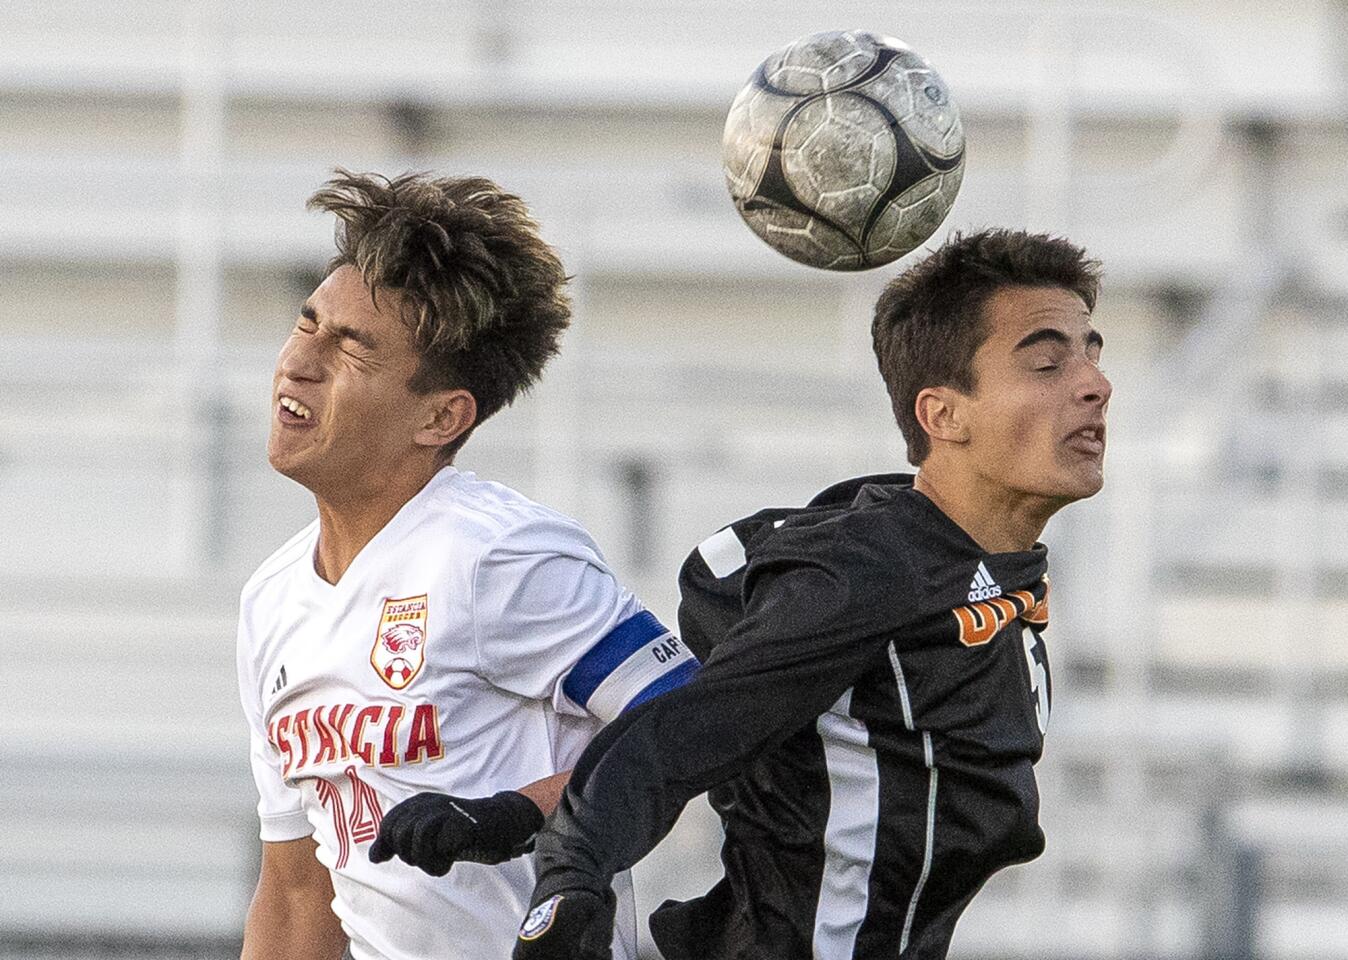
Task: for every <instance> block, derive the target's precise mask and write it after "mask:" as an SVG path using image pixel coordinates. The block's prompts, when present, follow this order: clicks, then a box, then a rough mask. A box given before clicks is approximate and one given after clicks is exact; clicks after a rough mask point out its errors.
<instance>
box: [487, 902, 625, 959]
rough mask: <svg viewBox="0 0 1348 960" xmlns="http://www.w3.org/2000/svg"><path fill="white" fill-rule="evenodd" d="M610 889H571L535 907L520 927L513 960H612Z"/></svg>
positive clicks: (611, 904) (613, 905)
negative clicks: (595, 891)
mask: <svg viewBox="0 0 1348 960" xmlns="http://www.w3.org/2000/svg"><path fill="white" fill-rule="evenodd" d="M616 904H617V900H616V898H615V897H614V896H613V891H612V890H606V891H604V893H603V894H602V895H600V894H597V893H594V892H592V891H590V890H581V889H571V890H563V891H562V892H561V893H558V894H554V895H552V896H550V897H548V898H547V899H545V900H543V901H542V902H540V903H538V904H535V905H534V907H533V908H532V909H530V911H529V916H527V917H526V918H525V920H524V925H523V926H521V927H520V933H519V937H517V938H516V940H515V951H514V953H512V954H511V957H512V958H513V960H612V956H613V954H612V943H613V913H614V909H615V907H616Z"/></svg>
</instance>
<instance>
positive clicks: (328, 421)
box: [267, 266, 427, 497]
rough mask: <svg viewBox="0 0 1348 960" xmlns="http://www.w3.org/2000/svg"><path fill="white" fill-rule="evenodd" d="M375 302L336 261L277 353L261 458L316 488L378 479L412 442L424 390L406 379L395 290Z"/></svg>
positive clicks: (406, 349) (353, 489) (407, 354)
mask: <svg viewBox="0 0 1348 960" xmlns="http://www.w3.org/2000/svg"><path fill="white" fill-rule="evenodd" d="M380 307H381V309H376V307H375V305H374V304H373V303H372V302H371V300H370V291H369V288H368V287H366V286H365V282H364V280H363V279H362V278H361V275H360V273H359V272H358V271H357V270H356V269H355V268H353V267H350V266H343V267H339V268H338V269H337V270H335V271H333V272H332V274H330V275H329V276H328V278H327V279H326V280H324V281H323V282H322V283H321V284H320V285H319V287H318V289H316V290H315V291H314V292H313V293H312V294H311V295H310V296H309V299H308V300H307V301H305V303H304V306H303V308H302V309H301V310H300V315H299V317H298V319H296V321H295V326H294V328H293V329H292V330H291V331H290V337H289V339H287V340H286V342H285V344H284V346H282V347H281V354H280V356H279V357H278V358H277V361H276V373H275V376H274V377H273V379H272V420H271V436H270V439H269V440H268V442H267V459H268V460H270V461H271V465H272V466H273V467H274V468H275V469H276V470H277V471H279V472H280V473H282V474H284V475H285V476H287V477H290V478H291V479H292V480H295V481H296V482H298V483H300V484H301V485H303V486H305V487H308V488H309V489H310V490H312V491H313V492H314V493H316V494H318V495H319V496H320V497H323V496H325V495H326V496H339V495H359V494H360V493H361V492H362V491H368V490H371V489H378V488H379V485H380V483H381V478H382V477H388V476H389V475H390V474H392V473H394V472H396V471H397V469H398V468H399V466H400V465H401V464H402V463H403V462H404V461H405V460H406V459H407V457H408V456H409V455H411V454H412V453H414V452H415V451H416V450H417V449H418V446H417V444H416V443H415V442H414V440H413V435H414V434H415V433H416V432H417V429H418V427H419V426H421V424H422V423H423V421H424V419H425V417H426V412H427V411H426V409H425V408H426V398H425V397H421V396H418V395H417V394H415V393H413V392H412V390H411V389H410V388H409V387H408V381H409V380H410V379H411V377H412V375H413V373H414V372H415V371H416V368H417V363H418V357H417V354H416V351H415V349H414V347H413V344H412V338H411V334H410V332H409V331H408V329H407V327H406V326H405V325H404V324H403V323H402V322H401V321H400V320H399V319H398V317H397V315H396V313H395V312H394V310H395V303H394V301H393V297H392V296H390V295H383V296H381V297H380Z"/></svg>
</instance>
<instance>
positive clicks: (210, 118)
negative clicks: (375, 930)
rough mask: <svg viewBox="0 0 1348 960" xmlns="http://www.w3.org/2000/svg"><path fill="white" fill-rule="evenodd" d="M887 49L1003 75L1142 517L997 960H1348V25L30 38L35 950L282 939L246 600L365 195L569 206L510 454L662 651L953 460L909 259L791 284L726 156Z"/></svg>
mask: <svg viewBox="0 0 1348 960" xmlns="http://www.w3.org/2000/svg"><path fill="white" fill-rule="evenodd" d="M849 27H859V28H865V29H872V30H877V31H880V32H885V33H890V34H893V35H895V36H899V37H901V38H903V39H905V40H907V41H909V42H910V43H912V44H913V45H914V46H916V47H917V48H918V49H919V50H921V51H922V52H924V53H925V54H926V55H927V56H928V57H929V58H930V59H931V60H932V62H933V63H934V64H935V65H936V66H937V68H938V69H940V70H941V71H942V73H943V74H944V76H945V77H946V78H947V79H948V80H949V82H950V84H951V85H952V87H953V89H954V90H955V93H956V97H957V99H958V101H959V103H960V105H961V107H962V110H963V114H964V118H965V122H966V126H967V130H968V134H969V143H970V148H969V167H968V173H967V175H966V180H965V185H964V190H963V194H962V196H961V198H960V201H959V203H958V204H957V206H956V208H955V210H954V213H953V214H952V216H951V217H950V219H949V221H948V223H947V226H948V227H976V226H981V225H989V224H1006V225H1025V226H1030V227H1035V228H1042V229H1048V230H1052V231H1055V232H1060V233H1064V234H1066V235H1068V236H1070V237H1072V238H1074V239H1076V240H1078V241H1080V242H1082V243H1084V244H1086V245H1087V246H1088V247H1089V248H1090V249H1091V250H1092V251H1093V252H1094V253H1095V254H1096V255H1098V256H1100V257H1101V258H1103V259H1104V261H1105V263H1106V266H1107V271H1108V277H1107V288H1106V291H1105V295H1104V298H1103V300H1102V302H1101V305H1100V308H1099V310H1098V311H1097V317H1098V325H1099V327H1100V329H1101V330H1102V331H1103V332H1104V333H1105V335H1106V337H1107V338H1108V341H1109V348H1108V350H1107V352H1106V367H1107V369H1108V371H1109V373H1110V375H1111V376H1112V377H1113V379H1114V383H1115V385H1116V395H1115V396H1116V399H1115V401H1114V405H1113V415H1112V423H1111V441H1110V453H1109V458H1108V459H1109V462H1108V469H1109V484H1108V486H1107V489H1106V492H1105V493H1104V494H1102V495H1101V496H1099V497H1097V498H1096V499H1095V500H1093V501H1091V502H1089V503H1087V504H1084V505H1080V506H1078V507H1076V508H1073V509H1071V510H1069V511H1067V512H1066V513H1065V514H1064V515H1063V516H1062V517H1061V518H1060V520H1058V521H1055V523H1054V525H1053V526H1052V527H1051V528H1050V531H1049V534H1048V536H1047V537H1046V539H1047V540H1048V541H1049V542H1050V545H1051V547H1052V552H1053V556H1054V572H1055V593H1054V600H1055V603H1054V611H1053V615H1054V622H1053V626H1052V629H1051V630H1050V632H1049V634H1048V638H1049V643H1050V650H1051V653H1052V656H1053V662H1054V668H1055V681H1056V682H1055V693H1056V704H1055V706H1056V710H1055V715H1054V720H1053V725H1052V729H1051V730H1050V738H1049V747H1048V754H1047V756H1046V759H1045V760H1044V762H1043V764H1042V765H1041V768H1040V769H1041V782H1042V786H1043V795H1044V812H1043V821H1044V825H1045V828H1046V830H1047V833H1048V836H1049V847H1048V852H1047V854H1046V855H1045V856H1044V857H1043V858H1042V859H1041V860H1039V861H1037V862H1035V863H1033V864H1031V865H1028V866H1023V867H1019V868H1015V869H1013V870H1010V871H1008V872H1006V873H1005V874H1003V875H1001V876H999V877H998V878H996V879H995V880H994V881H993V882H992V883H991V884H990V885H989V887H988V889H987V890H986V891H985V893H984V894H983V895H982V897H981V898H980V899H979V900H977V901H976V902H975V904H974V906H973V908H972V909H971V910H970V911H969V913H968V915H967V917H966V919H965V920H964V921H963V922H962V924H961V927H960V929H959V932H958V935H957V937H956V941H955V946H954V949H953V951H952V956H953V957H958V958H966V960H967V958H983V960H1012V958H1025V960H1031V958H1064V960H1067V958H1073V960H1075V958H1129V960H1143V958H1156V960H1160V958H1218V957H1220V958H1233V960H1240V958H1254V957H1260V958H1269V960H1273V958H1289V960H1290V958H1307V960H1332V958H1337V957H1348V642H1346V641H1345V637H1344V636H1343V633H1342V631H1343V629H1344V628H1343V626H1342V625H1343V623H1344V622H1346V621H1348V322H1346V321H1348V316H1346V315H1345V305H1346V304H1348V40H1345V37H1348V3H1345V2H1343V0H1281V2H1279V3H1276V4H1270V3H1265V2H1255V0H1225V2H1218V0H1163V2H1161V0H1158V2H1151V3H1135V4H1132V5H1127V6H1112V5H1104V4H1097V3H1086V2H1060V3H1052V4H1050V3H1040V2H1033V0H1026V2H1022V3H1017V4H1000V3H965V2H950V3H947V2H941V3H926V4H915V3H876V2H871V3H866V2H861V0H779V2H775V3H771V4H769V3H765V2H752V0H730V2H726V0H677V2H676V0H558V2H548V3H545V2H540V0H496V2H493V3H487V2H472V0H440V2H432V0H383V2H381V3H378V4H373V3H368V4H367V3H357V2H354V0H331V2H329V3H326V4H323V5H321V6H320V5H300V4H290V3H272V2H263V0H233V2H223V0H201V2H186V0H124V2H121V3H115V4H113V3H92V2H73V0H44V2H37V0H10V2H8V3H5V4H3V5H0V185H3V186H0V696H2V699H0V705H2V708H0V822H2V823H3V827H2V828H0V956H3V957H15V958H17V957H37V956H47V957H56V956H59V957H70V958H73V957H81V958H85V957H87V958H94V957H104V956H147V957H165V958H167V957H175V958H176V957H184V958H185V957H203V958H204V957H211V958H214V957H227V956H231V955H234V956H237V952H236V951H237V941H238V937H239V935H240V930H241V925H242V917H243V912H244V909H245V906H246V903H247V899H248V897H249V896H250V894H251V890H252V885H253V882H254V880H255V878H256V869H257V856H258V841H257V840H256V821H255V817H254V814H253V809H252V806H253V802H254V796H253V790H252V785H251V781H250V779H249V776H248V771H247V765H246V761H245V732H244V727H243V723H242V720H241V717H240V715H239V708H238V704H237V697H236V692H235V680H234V671H233V650H234V602H235V599H236V596H237V592H238V589H239V587H240V586H241V584H242V582H243V581H244V579H245V578H246V576H247V575H248V573H249V572H250V571H251V570H252V568H253V567H254V565H255V564H256V563H258V562H259V561H260V560H261V559H262V558H263V557H264V556H266V555H267V554H268V553H269V552H270V551H271V549H272V548H273V547H274V546H276V545H277V544H279V543H280V542H281V541H282V540H284V539H285V538H286V536H288V534H289V533H290V532H291V531H292V530H293V529H295V528H297V527H298V526H299V525H301V524H302V523H303V522H305V521H306V520H307V518H308V516H309V515H310V512H311V509H312V508H311V503H310V501H309V499H308V497H307V496H306V495H305V494H304V493H303V491H301V490H300V489H298V488H297V487H295V486H293V485H291V484H290V483H289V482H287V481H285V480H282V479H280V478H279V477H277V476H275V475H273V474H272V473H271V472H270V471H269V469H268V467H267V465H266V462H265V457H264V438H265V430H266V423H267V418H268V389H267V388H268V383H269V376H270V372H271V368H272V361H273V357H274V353H275V351H276V349H277V347H278V346H279V344H280V342H281V340H282V339H283V337H284V334H285V331H286V330H287V328H288V326H289V324H290V323H291V321H292V319H293V317H294V314H295V311H296V308H297V306H298V304H299V303H300V302H301V300H302V298H303V297H304V296H305V295H306V294H307V292H308V291H309V289H310V288H311V287H312V286H313V285H314V283H315V282H316V279H317V278H318V277H319V271H320V270H321V267H322V264H323V262H324V260H325V259H326V257H327V255H328V253H329V249H330V238H331V223H330V222H329V221H327V220H325V219H323V218H320V217H316V216H311V215H308V214H306V213H305V212H304V210H303V202H304V200H305V198H306V197H307V196H308V194H309V193H310V192H311V191H312V189H313V188H314V187H315V186H316V185H317V184H318V183H319V182H320V181H321V180H322V179H324V177H325V176H326V175H327V173H328V172H329V170H330V169H331V168H332V167H333V166H334V165H335V164H339V163H340V164H343V165H346V166H348V167H352V168H355V169H367V170H378V171H382V172H390V173H391V172H396V171H401V170H404V169H426V168H429V169H435V170H438V171H445V172H460V173H467V172H471V173H483V174H487V175H489V176H492V177H493V178H495V179H497V180H499V181H500V182H502V183H504V184H506V185H508V186H509V187H511V188H513V189H515V190H516V191H518V192H519V193H521V194H522V195H523V196H524V197H525V198H526V199H528V200H529V201H530V202H531V204H532V205H533V207H534V209H535V211H536V213H537V215H538V216H539V218H540V219H541V220H542V222H543V224H544V228H545V232H546V234H547V235H548V237H549V238H550V239H551V240H552V241H554V242H555V243H556V244H557V245H558V246H559V247H560V248H561V250H562V251H563V254H564V258H565V260H566V262H567V264H568V266H569V268H570V269H571V270H572V271H573V272H574V273H575V274H576V280H575V287H574V293H575V297H576V301H577V311H576V312H577V319H576V323H575V327H574V329H573V330H572V332H571V333H570V335H569V337H568V339H567V342H566V348H565V351H564V354H563V356H562V357H561V358H560V359H559V360H558V361H557V362H556V363H555V364H554V365H553V367H552V368H551V369H550V372H549V374H548V375H547V377H546V379H545V383H544V385H543V387H542V388H541V389H540V390H538V391H537V393H536V395H534V396H533V397H531V398H529V399H527V400H526V401H524V402H522V403H520V404H518V405H517V406H516V407H515V408H514V409H512V410H510V411H508V412H507V413H505V414H503V415H501V416H500V417H498V418H497V419H496V420H494V421H492V422H490V423H489V424H488V425H487V426H486V427H484V429H483V430H482V431H480V432H479V434H478V435H477V436H475V438H474V439H473V441H472V442H471V443H470V444H469V445H468V446H467V447H466V449H465V451H464V453H463V455H462V457H461V465H462V466H464V467H466V468H469V469H473V470H476V471H477V472H479V473H481V474H484V475H486V476H489V477H493V478H497V479H500V480H503V481H505V482H508V483H511V484H513V485H515V486H517V487H519V488H520V489H522V490H523V491H525V492H527V493H529V494H530V495H532V496H535V497H537V498H539V499H542V500H544V501H546V502H548V503H550V504H553V505H555V506H557V507H559V508H561V509H563V510H565V511H568V512H570V513H572V514H574V515H576V516H578V517H579V518H580V519H582V520H583V521H584V522H585V523H586V524H587V525H588V526H589V528H590V529H591V530H592V531H593V532H594V534H595V535H596V537H597V538H598V539H599V541H600V543H601V544H603V545H604V547H605V549H606V551H607V552H608V554H609V557H610V559H611V560H612V561H613V562H614V564H615V566H616V567H617V569H618V570H619V571H620V572H621V574H622V575H623V576H625V578H626V579H627V580H628V581H629V582H631V583H633V584H634V585H635V586H636V587H637V588H638V589H639V590H640V592H641V593H642V594H643V595H644V596H645V597H646V598H647V600H648V602H649V603H650V604H651V605H652V606H653V607H654V609H655V610H656V611H657V612H658V613H659V614H661V616H662V617H664V618H668V619H672V618H673V615H674V610H675V605H676V602H677V597H676V593H675V588H674V574H675V571H676V568H677V564H678V562H679V561H680V560H681V558H682V557H683V556H684V554H685V552H686V551H687V550H688V549H689V548H690V547H691V546H692V545H693V544H694V543H696V542H697V541H699V540H700V539H701V538H702V537H703V536H705V535H706V534H708V533H709V532H711V531H712V530H714V529H715V528H716V527H717V526H719V525H720V524H722V523H724V522H726V521H727V520H729V519H732V518H734V517H736V516H739V515H741V514H743V513H745V512H747V511H749V510H752V509H754V508H756V507H758V506H761V505H766V504H769V503H787V504H791V503H800V502H802V501H804V500H805V499H807V498H808V497H809V496H810V495H811V494H812V493H813V492H815V491H816V490H817V489H818V488H820V487H822V486H824V485H826V484H827V483H829V482H830V481H832V480H835V479H838V478H841V477H843V476H846V475H851V474H856V473H859V472H863V471H880V470H885V469H891V468H894V467H896V466H897V465H899V464H901V463H902V460H903V454H902V448H901V446H900V443H899V438H898V434H897V431H896V430H895V429H894V427H893V426H892V423H891V421H890V419H889V415H888V412H887V409H886V402H885V397H884V393H883V389H882V386H881V384H880V381H879V378H878V376H877V375H876V373H875V372H874V366H873V362H872V360H871V357H870V353H869V343H868V320H869V318H868V309H869V307H870V305H871V303H872V302H873V300H874V297H875V295H876V294H877V292H878V289H879V287H880V286H881V285H882V283H883V282H884V280H885V279H886V278H887V277H888V276H890V275H892V274H893V272H894V271H893V270H882V271H879V272H877V273H876V274H874V275H870V274H865V275H860V276H834V275H825V274H822V273H818V272H813V271H810V270H808V269H806V268H803V267H796V266H794V265H792V264H790V263H789V262H788V261H786V260H784V259H782V258H780V257H778V256H777V255H776V254H773V253H772V252H770V251H769V250H768V249H767V248H766V247H764V246H763V245H762V244H761V243H760V242H759V241H758V240H756V239H755V238H754V237H753V236H752V235H751V234H750V232H749V231H748V230H747V229H746V228H745V227H744V226H743V225H742V224H741V223H740V222H739V221H738V219H737V217H736V215H735V213H734V211H733V209H732V208H731V205H730V203H729V201H728V199H727V197H726V194H725V189H724V186H723V184H722V181H721V176H720V171H719V139H720V130H721V123H722V119H723V116H724V111H725V109H726V107H727V106H728V104H729V102H730V99H731V97H732V96H733V94H734V93H735V91H736V90H737V89H738V87H739V85H740V84H741V83H742V82H743V81H744V80H745V79H746V78H747V76H748V74H749V72H750V71H751V69H752V68H753V67H754V65H756V64H757V63H758V61H759V60H760V59H761V58H762V57H763V56H764V55H766V53H767V52H768V51H770V50H772V49H774V48H775V47H777V46H779V45H780V44H781V43H783V42H784V41H786V40H788V39H790V38H791V37H793V36H796V35H798V34H802V33H806V32H812V31H815V30H821V29H836V28H849ZM1336 624H1338V626H1336ZM714 831H715V824H714V820H712V819H711V818H710V817H709V814H708V811H706V809H705V807H703V806H702V805H700V804H699V805H698V806H697V807H696V808H694V809H691V810H690V813H689V814H688V815H687V816H685V819H684V821H683V823H682V824H681V825H680V827H679V829H678V830H677V831H676V833H675V835H674V836H673V837H671V838H670V840H669V841H667V842H666V843H665V844H664V845H663V846H662V847H661V849H660V850H659V851H658V852H657V854H656V855H655V856H654V857H652V859H651V861H650V862H648V863H647V864H645V865H643V867H642V868H640V869H639V871H638V873H639V882H640V884H641V889H642V896H643V899H644V901H645V903H646V905H647V906H648V907H649V906H651V905H653V904H655V903H658V902H659V900H660V899H662V898H663V897H665V896H670V895H674V896H679V895H691V894H695V893H697V892H700V891H701V890H702V889H705V887H706V886H707V885H708V884H709V883H710V882H711V880H712V879H713V878H714V877H715V876H717V875H718V873H719V870H718V865H717V863H716V859H715V851H716V846H717V838H716V836H715V832H714Z"/></svg>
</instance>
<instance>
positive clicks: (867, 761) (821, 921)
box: [813, 690, 880, 960]
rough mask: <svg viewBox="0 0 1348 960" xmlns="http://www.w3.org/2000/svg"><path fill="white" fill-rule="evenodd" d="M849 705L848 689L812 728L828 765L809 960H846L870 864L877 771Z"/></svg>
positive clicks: (877, 804)
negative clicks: (821, 863)
mask: <svg viewBox="0 0 1348 960" xmlns="http://www.w3.org/2000/svg"><path fill="white" fill-rule="evenodd" d="M851 705H852V691H851V690H848V691H847V692H846V693H844V694H843V695H842V696H841V697H840V698H839V699H838V702H837V703H835V704H834V705H833V709H832V710H830V711H829V712H828V713H826V714H824V715H823V716H821V717H820V718H819V719H818V721H816V723H815V727H816V729H817V730H818V731H819V736H820V739H822V740H823V744H824V762H825V764H826V765H827V766H828V785H829V805H828V824H827V826H825V828H824V874H823V876H822V877H821V879H820V883H819V905H818V907H817V909H816V910H815V916H814V951H813V960H851V957H852V951H853V950H854V949H855V947H856V940H857V933H858V931H860V930H861V922H862V921H863V920H865V919H866V906H867V897H868V895H869V892H870V880H871V865H872V864H873V863H874V862H875V836H876V825H877V822H878V820H879V816H880V767H879V764H878V763H877V762H876V759H875V751H874V750H872V749H871V747H870V744H869V742H868V741H869V736H868V732H867V730H866V725H865V724H864V723H862V722H861V721H860V720H857V719H856V718H854V717H851V716H849V715H848V711H849V710H850V709H851Z"/></svg>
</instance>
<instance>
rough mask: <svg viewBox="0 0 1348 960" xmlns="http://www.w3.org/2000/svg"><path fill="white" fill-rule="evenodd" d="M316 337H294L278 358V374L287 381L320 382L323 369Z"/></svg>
mask: <svg viewBox="0 0 1348 960" xmlns="http://www.w3.org/2000/svg"><path fill="white" fill-rule="evenodd" d="M317 340H318V337H316V336H299V335H292V336H291V337H290V339H289V340H287V341H286V342H285V345H284V346H282V347H281V354H280V356H278V357H277V358H276V372H277V373H279V374H280V375H281V376H282V377H284V378H285V379H287V380H318V379H321V378H322V372H323V368H322V365H321V362H320V358H319V355H318V354H319V345H318V343H317V342H316V341H317Z"/></svg>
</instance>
